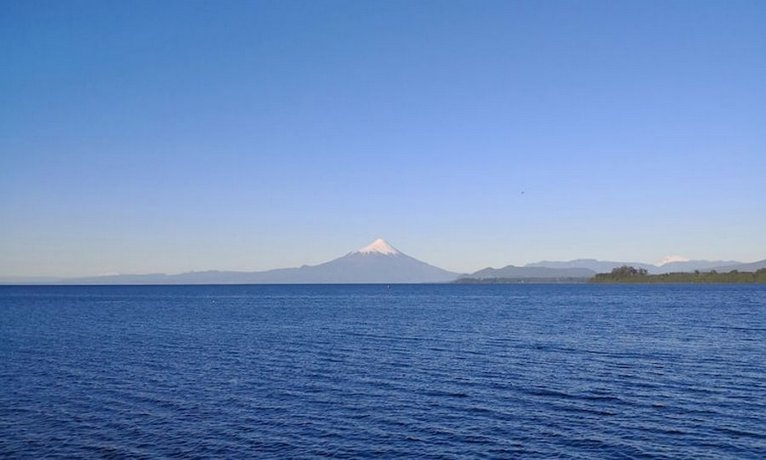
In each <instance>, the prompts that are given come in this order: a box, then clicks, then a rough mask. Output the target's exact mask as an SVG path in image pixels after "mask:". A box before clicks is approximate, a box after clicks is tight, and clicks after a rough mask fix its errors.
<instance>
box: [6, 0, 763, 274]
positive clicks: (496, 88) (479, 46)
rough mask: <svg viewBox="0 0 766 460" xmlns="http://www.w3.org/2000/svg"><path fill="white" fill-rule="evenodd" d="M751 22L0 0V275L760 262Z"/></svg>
mask: <svg viewBox="0 0 766 460" xmlns="http://www.w3.org/2000/svg"><path fill="white" fill-rule="evenodd" d="M764 24H766V2H763V1H620V2H614V1H479V2H476V1H388V0H386V1H318V0H317V1H289V0H287V1H281V0H280V1H269V2H258V1H249V2H248V1H202V2H200V1H161V2H157V1H130V2H126V1H53V0H51V1H37V0H4V1H2V2H0V63H1V64H0V69H1V70H0V197H2V198H0V276H12V275H44V276H77V275H95V274H103V273H154V272H166V273H178V272H183V271H188V270H205V269H228V270H263V269H269V268H277V267H289V266H298V265H302V264H316V263H320V262H323V261H326V260H329V259H332V258H335V257H338V256H341V255H343V254H345V253H347V252H349V251H351V250H354V249H357V248H359V247H362V246H364V245H366V244H368V243H369V242H370V241H372V240H373V239H375V238H377V237H383V238H385V239H386V240H388V241H389V242H390V243H391V244H392V245H394V246H395V247H397V248H398V249H400V250H401V251H403V252H404V253H407V254H409V255H412V256H414V257H417V258H419V259H421V260H424V261H427V262H429V263H431V264H434V265H437V266H440V267H442V268H446V269H449V270H454V271H458V272H470V271H474V270H477V269H480V268H484V267H486V266H496V267H497V266H504V265H508V264H515V265H522V264H524V263H527V262H534V261H538V260H544V259H547V260H569V259H574V258H599V259H606V260H626V261H645V262H655V261H657V260H659V259H661V258H663V257H665V256H669V255H681V256H684V257H687V258H691V259H715V260H720V259H725V260H731V259H734V260H740V261H745V262H747V261H753V260H759V259H763V258H766V193H765V192H766V185H764V184H766V180H764V176H766V174H764V173H766V26H764Z"/></svg>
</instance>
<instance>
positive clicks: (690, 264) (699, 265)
mask: <svg viewBox="0 0 766 460" xmlns="http://www.w3.org/2000/svg"><path fill="white" fill-rule="evenodd" d="M758 264H761V265H758ZM623 265H628V266H631V267H635V268H644V269H646V270H647V271H648V272H649V273H650V274H654V275H659V274H662V273H673V272H693V271H694V270H700V271H709V270H716V271H731V270H737V269H738V270H740V271H747V270H746V269H744V268H736V267H738V266H744V265H752V266H753V267H761V268H763V266H766V260H762V261H760V262H753V263H752V264H743V263H741V262H737V261H734V260H684V261H675V262H668V263H665V264H662V265H652V264H646V263H642V262H612V261H604V260H596V259H576V260H570V261H566V262H553V261H543V262H535V263H531V264H527V265H525V267H547V268H586V269H588V270H593V271H594V272H596V273H608V272H610V271H612V269H614V268H617V267H621V266H623ZM756 270H757V268H756Z"/></svg>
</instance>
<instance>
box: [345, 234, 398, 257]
mask: <svg viewBox="0 0 766 460" xmlns="http://www.w3.org/2000/svg"><path fill="white" fill-rule="evenodd" d="M355 252H357V253H359V254H384V255H387V256H395V255H398V254H401V252H399V251H398V250H397V249H396V248H395V247H393V246H391V245H390V244H388V242H387V241H386V240H384V239H382V238H378V239H377V240H375V241H373V242H372V243H370V244H368V245H367V246H365V247H363V248H361V249H359V250H357V251H355Z"/></svg>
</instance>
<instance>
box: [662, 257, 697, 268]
mask: <svg viewBox="0 0 766 460" xmlns="http://www.w3.org/2000/svg"><path fill="white" fill-rule="evenodd" d="M674 262H689V259H687V258H686V257H684V256H666V257H663V258H662V259H660V260H658V261H657V262H655V264H654V265H656V266H658V267H661V266H663V265H665V264H670V263H674Z"/></svg>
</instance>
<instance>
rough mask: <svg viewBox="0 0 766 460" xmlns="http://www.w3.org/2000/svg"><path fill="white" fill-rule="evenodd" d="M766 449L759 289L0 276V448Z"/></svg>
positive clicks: (104, 451)
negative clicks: (74, 281) (3, 280)
mask: <svg viewBox="0 0 766 460" xmlns="http://www.w3.org/2000/svg"><path fill="white" fill-rule="evenodd" d="M46 455H47V456H67V457H72V456H77V457H82V456H86V457H104V456H107V457H112V456H119V457H122V456H150V457H158V456H160V457H161V456H181V455H183V456H193V457H261V458H263V457H278V458H284V457H315V456H334V457H346V458H359V457H373V456H378V457H417V458H444V457H487V458H493V457H497V458H513V457H521V458H551V457H556V458H690V459H701V458H766V288H764V287H757V286H590V285H571V286H564V285H513V286H468V285H434V286H427V285H422V286H402V285H394V286H391V287H390V289H388V288H387V287H386V286H379V285H374V286H147V287H141V286H129V287H116V286H112V287H97V286H92V287H76V286H62V287H44V286H40V287H0V456H4V457H9V456H10V457H29V458H39V457H42V456H46Z"/></svg>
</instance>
